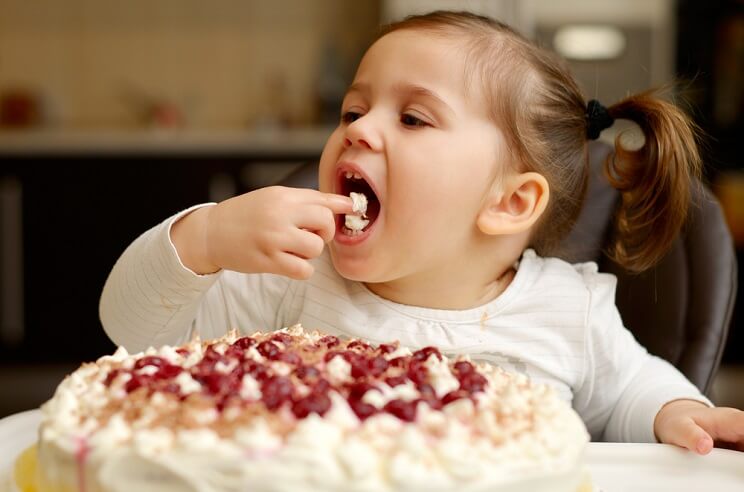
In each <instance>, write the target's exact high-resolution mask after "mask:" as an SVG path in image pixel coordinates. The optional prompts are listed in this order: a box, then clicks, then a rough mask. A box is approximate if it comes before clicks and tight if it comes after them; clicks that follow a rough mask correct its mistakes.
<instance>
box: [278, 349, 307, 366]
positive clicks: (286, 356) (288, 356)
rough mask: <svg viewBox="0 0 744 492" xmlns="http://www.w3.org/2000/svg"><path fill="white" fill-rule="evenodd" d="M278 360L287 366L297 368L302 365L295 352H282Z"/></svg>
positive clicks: (300, 358)
mask: <svg viewBox="0 0 744 492" xmlns="http://www.w3.org/2000/svg"><path fill="white" fill-rule="evenodd" d="M278 360H280V361H282V362H286V363H287V364H292V365H293V366H299V365H301V364H302V357H300V356H299V355H298V354H296V353H295V352H282V353H281V354H279V358H278Z"/></svg>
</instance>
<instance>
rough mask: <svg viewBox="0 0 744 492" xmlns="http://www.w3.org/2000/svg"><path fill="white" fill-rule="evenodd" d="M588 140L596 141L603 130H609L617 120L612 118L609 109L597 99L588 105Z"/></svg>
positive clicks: (586, 114)
mask: <svg viewBox="0 0 744 492" xmlns="http://www.w3.org/2000/svg"><path fill="white" fill-rule="evenodd" d="M584 115H585V116H586V138H588V139H589V140H596V139H598V138H599V134H600V133H602V130H604V129H605V128H609V127H611V126H612V124H613V123H614V122H615V118H613V117H612V116H610V113H609V112H608V111H607V108H605V107H604V106H602V103H601V102H599V101H597V100H596V99H592V100H591V101H589V103H588V104H587V105H586V113H584Z"/></svg>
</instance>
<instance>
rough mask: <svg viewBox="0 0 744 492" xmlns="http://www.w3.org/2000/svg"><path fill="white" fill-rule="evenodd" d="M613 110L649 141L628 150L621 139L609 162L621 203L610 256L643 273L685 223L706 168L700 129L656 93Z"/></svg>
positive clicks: (607, 166) (608, 171)
mask: <svg viewBox="0 0 744 492" xmlns="http://www.w3.org/2000/svg"><path fill="white" fill-rule="evenodd" d="M608 111H609V114H610V116H612V118H614V119H626V120H631V121H633V122H635V123H636V124H638V125H639V126H640V128H641V130H642V132H643V135H644V137H645V142H644V144H643V146H642V147H641V148H639V149H637V150H629V149H626V148H624V147H623V146H622V144H621V137H622V135H618V136H617V137H616V139H615V153H614V155H613V154H610V156H609V157H608V159H607V161H606V162H605V173H606V175H607V178H608V180H609V182H610V184H611V185H612V186H613V187H614V188H616V189H617V190H618V191H620V196H621V199H622V203H621V204H620V207H619V209H618V211H617V212H616V215H615V224H614V226H615V227H614V231H613V236H612V237H611V241H610V246H609V250H608V251H607V253H608V255H609V257H610V258H612V259H613V260H614V261H615V262H616V263H618V264H620V265H621V266H623V267H624V268H626V269H627V270H629V271H631V272H641V271H643V270H646V269H648V268H650V267H651V266H653V265H654V264H655V263H657V262H658V261H659V260H661V258H662V257H663V256H664V255H665V254H666V253H667V251H668V250H669V248H670V247H671V245H672V242H673V241H674V239H675V238H676V237H677V234H678V233H679V231H680V229H681V228H682V226H683V225H684V223H685V220H686V218H687V210H688V207H689V204H690V196H691V187H692V185H693V183H696V182H697V178H698V177H699V176H700V169H701V160H700V155H699V153H698V150H697V145H696V134H697V133H698V130H697V127H696V126H695V124H694V123H693V122H692V121H691V120H690V119H689V118H688V117H687V115H685V113H684V112H683V111H682V110H681V109H679V108H678V107H676V106H675V105H674V104H671V103H669V102H667V101H664V100H662V99H660V98H659V97H656V93H655V91H648V92H644V93H641V94H638V95H634V96H630V97H627V98H625V99H623V100H622V101H620V102H618V103H617V104H614V105H612V106H610V107H609V108H608Z"/></svg>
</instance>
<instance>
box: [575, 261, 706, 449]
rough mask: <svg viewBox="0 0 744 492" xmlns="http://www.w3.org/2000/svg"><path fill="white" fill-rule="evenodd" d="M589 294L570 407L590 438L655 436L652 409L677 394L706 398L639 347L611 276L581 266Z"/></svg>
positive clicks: (624, 439) (649, 438) (645, 438)
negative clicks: (623, 316)
mask: <svg viewBox="0 0 744 492" xmlns="http://www.w3.org/2000/svg"><path fill="white" fill-rule="evenodd" d="M585 278H586V280H587V286H588V288H589V294H590V300H589V304H588V311H587V319H586V330H587V331H586V337H585V348H584V350H585V357H584V371H583V378H582V381H581V384H580V386H579V387H578V388H577V389H576V391H575V393H574V407H575V409H576V410H577V412H578V413H579V414H580V415H581V416H582V418H583V419H584V422H585V423H586V426H587V428H588V430H589V432H590V434H591V435H592V439H594V440H604V441H612V442H657V440H656V436H655V434H654V420H655V418H656V414H657V413H658V412H659V410H660V409H661V407H663V406H664V405H665V404H666V403H668V402H670V401H673V400H677V399H691V400H697V401H700V402H702V403H705V404H706V405H710V406H712V403H711V402H710V401H709V400H708V399H707V398H705V396H703V395H702V394H701V393H700V391H699V390H698V389H697V388H696V387H695V386H694V385H693V384H692V383H691V382H690V381H688V380H687V378H685V376H684V375H683V374H682V373H681V372H679V371H678V370H677V369H676V368H675V367H674V366H672V365H671V364H670V363H668V362H667V361H665V360H663V359H661V358H659V357H656V356H653V355H651V354H649V353H648V351H647V350H646V349H645V348H644V347H642V346H641V345H640V344H639V343H638V342H637V341H636V339H635V338H634V337H633V335H632V334H631V332H630V331H629V330H627V329H626V328H625V326H624V325H623V322H622V319H621V317H620V313H619V312H618V309H617V307H616V306H615V287H616V284H617V279H616V278H615V277H614V276H613V275H609V274H604V273H596V272H586V273H585Z"/></svg>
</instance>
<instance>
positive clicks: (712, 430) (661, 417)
mask: <svg viewBox="0 0 744 492" xmlns="http://www.w3.org/2000/svg"><path fill="white" fill-rule="evenodd" d="M654 432H655V433H656V437H657V438H658V439H659V440H660V441H661V442H665V443H668V444H676V445H677V446H681V447H683V448H687V449H689V450H690V451H694V452H696V453H698V454H708V453H709V452H710V451H711V449H713V446H714V444H715V445H716V446H720V447H726V448H731V449H738V450H739V451H744V412H742V411H741V410H737V409H736V408H723V407H721V408H710V407H708V406H707V405H704V404H703V403H700V402H697V401H693V400H675V401H672V402H669V403H667V404H666V405H664V406H663V407H662V409H661V410H659V413H658V414H656V420H655V421H654Z"/></svg>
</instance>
